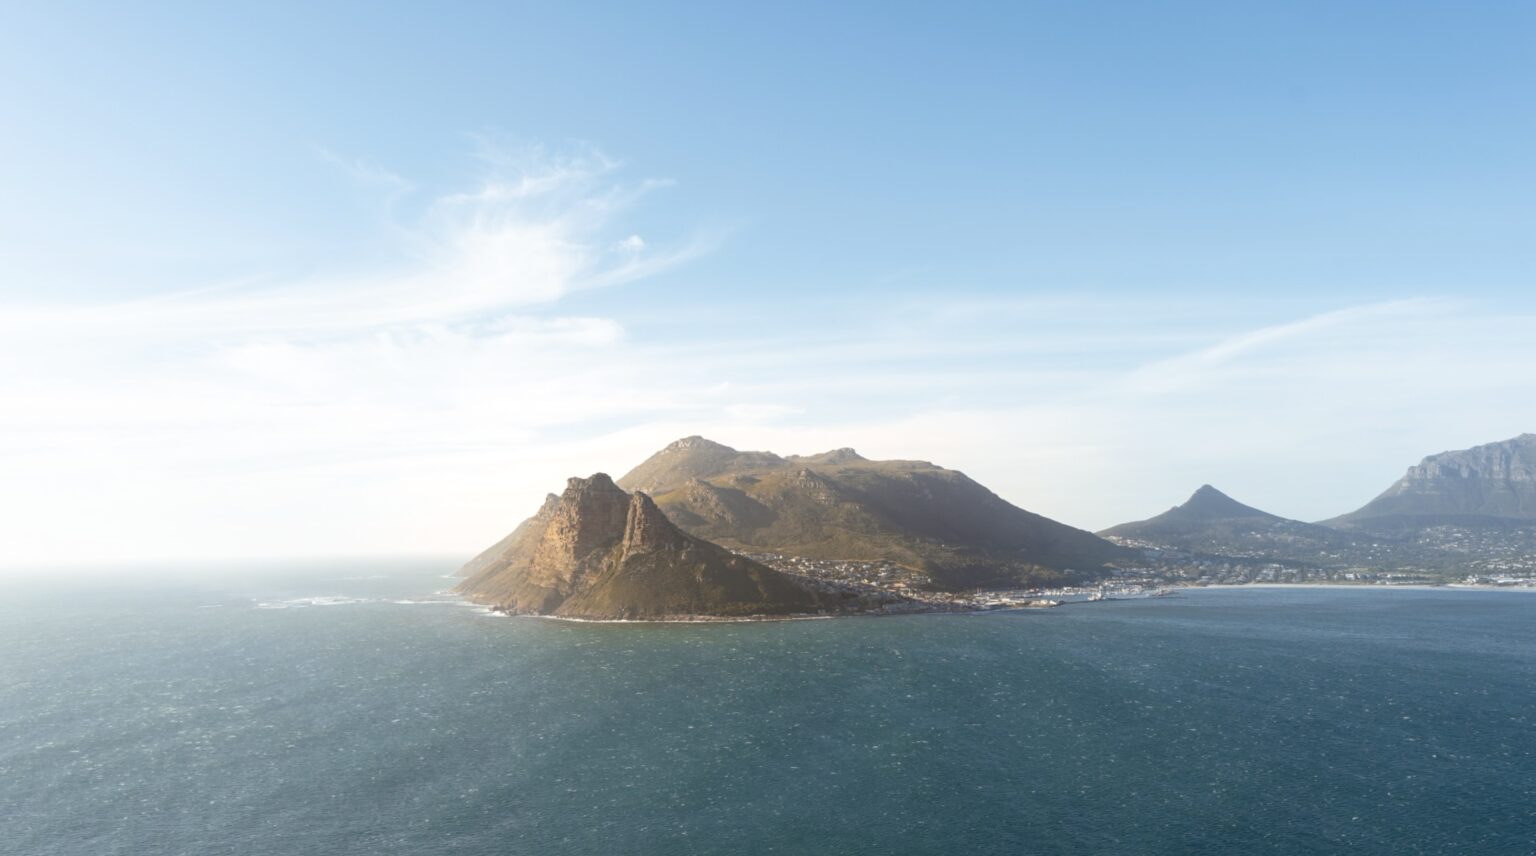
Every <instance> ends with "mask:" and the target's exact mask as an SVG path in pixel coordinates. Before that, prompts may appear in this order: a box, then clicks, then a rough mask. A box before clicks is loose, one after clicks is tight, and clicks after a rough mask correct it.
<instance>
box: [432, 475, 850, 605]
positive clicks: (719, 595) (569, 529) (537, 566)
mask: <svg viewBox="0 0 1536 856" xmlns="http://www.w3.org/2000/svg"><path fill="white" fill-rule="evenodd" d="M532 522H533V521H529V523H532ZM524 525H525V526H527V525H528V524H524ZM522 528H523V527H519V529H522ZM506 540H508V539H504V542H505V541H506ZM526 540H527V539H526V538H525V539H523V540H522V541H518V542H515V543H513V544H512V545H510V547H509V553H510V554H509V555H505V556H500V557H497V558H496V559H494V560H490V561H481V560H479V559H478V558H477V559H476V562H478V563H479V564H480V570H479V571H477V572H476V573H474V574H473V575H472V576H470V577H469V578H468V579H466V580H465V581H464V582H463V583H462V584H460V586H459V591H460V592H462V593H463V594H465V595H467V596H469V597H470V598H471V599H473V600H476V601H478V602H481V603H488V604H492V605H495V606H497V607H499V608H502V609H505V610H507V611H509V612H516V613H532V614H539V615H555V616H561V617H568V618H590V619H620V618H622V619H647V618H666V617H677V616H687V615H716V616H745V615H782V614H791V613H803V612H816V611H818V610H821V609H825V608H829V606H830V604H829V602H828V599H827V598H825V597H824V596H823V595H822V594H821V593H820V592H819V591H817V590H815V589H814V588H812V587H811V586H809V585H808V584H806V583H804V582H803V581H801V580H797V579H795V578H793V577H789V576H787V575H785V574H780V573H778V572H776V571H773V570H771V569H769V568H767V567H764V566H763V565H760V564H758V563H756V562H753V561H751V560H750V559H747V558H745V557H742V556H737V555H735V554H733V553H731V552H730V551H728V550H726V549H724V548H722V547H719V546H717V545H715V544H710V543H708V542H707V541H703V540H701V539H698V538H695V537H693V536H691V535H689V534H687V533H685V532H683V531H682V530H680V529H678V528H677V527H676V526H674V525H672V523H671V521H669V520H668V519H667V517H666V515H665V514H663V513H662V511H661V509H659V508H657V507H656V504H655V503H654V502H652V501H651V499H650V497H648V496H646V495H644V494H642V493H638V492H637V493H635V494H634V495H633V496H631V495H629V494H627V493H625V492H624V491H623V490H622V489H620V488H619V487H618V486H617V485H615V484H614V483H613V482H612V481H611V480H610V479H609V478H608V476H606V475H604V474H602V473H598V474H596V475H594V476H592V477H591V478H588V479H579V478H573V479H571V480H570V482H569V483H568V484H567V485H566V489H565V492H564V493H562V494H561V495H560V497H559V498H558V501H557V502H556V503H555V504H554V507H553V509H551V510H550V512H549V513H548V514H547V519H546V520H545V521H544V522H543V525H542V529H541V531H540V532H539V534H538V538H537V544H536V546H535V547H533V549H531V550H529V549H526V546H525V542H526Z"/></svg>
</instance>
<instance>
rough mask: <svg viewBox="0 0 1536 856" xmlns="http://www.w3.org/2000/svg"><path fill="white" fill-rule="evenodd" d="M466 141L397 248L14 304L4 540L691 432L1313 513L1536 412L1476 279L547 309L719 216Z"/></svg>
mask: <svg viewBox="0 0 1536 856" xmlns="http://www.w3.org/2000/svg"><path fill="white" fill-rule="evenodd" d="M486 162H487V164H488V165H489V168H490V169H491V172H490V174H489V175H488V176H487V178H486V180H485V181H484V182H483V183H482V184H481V185H479V186H478V187H476V188H473V189H471V190H469V191H465V192H460V193H454V194H445V195H443V196H441V197H439V198H436V199H431V200H426V201H424V202H422V203H421V204H419V205H417V206H416V207H417V210H419V211H420V212H421V213H420V216H418V217H416V218H413V219H411V220H409V221H405V222H396V223H395V224H394V225H393V228H394V229H395V230H396V231H397V232H398V234H399V235H400V236H401V240H402V241H403V242H405V243H406V244H407V245H408V246H409V247H410V248H411V250H412V253H413V256H414V258H415V259H416V263H415V264H414V265H412V266H409V267H407V268H403V269H396V270H391V271H386V272H383V273H379V274H371V275H363V274H358V275H355V276H351V277H341V278H328V279H318V278H317V279H309V280H303V281H283V282H261V281H259V280H247V281H243V282H241V283H239V284H236V285H231V286H224V287H219V288H210V289H204V290H200V291H196V292H188V293H182V294H176V295H172V296H168V297H159V298H155V299H146V300H137V301H130V302H121V303H114V304H93V305H46V304H43V305H31V306H17V305H12V306H4V307H0V394H3V400H4V402H5V406H4V408H3V409H0V472H3V473H4V478H3V481H0V519H5V520H6V521H7V532H8V535H9V538H8V543H7V560H8V561H10V562H13V563H14V562H18V561H22V562H24V561H32V560H41V559H49V560H69V559H127V558H139V557H162V556H213V555H252V556H260V555H281V554H289V555H293V554H364V553H397V552H404V551H451V552H458V553H461V554H463V553H469V552H472V551H473V550H475V549H477V548H479V547H480V546H483V544H485V543H489V542H490V541H491V540H493V539H494V538H496V537H499V535H501V534H503V532H504V531H505V530H506V529H508V528H510V527H511V525H513V524H514V523H515V522H516V521H517V520H518V519H519V518H520V517H521V516H523V515H525V514H526V513H528V512H530V511H532V510H533V508H534V507H536V506H537V504H538V502H539V500H540V498H541V497H542V496H543V494H544V493H545V492H546V491H547V490H550V489H553V488H558V487H559V486H560V485H561V484H563V481H564V479H565V478H566V477H567V476H570V475H572V474H576V473H582V474H585V473H590V472H592V471H595V470H608V471H611V472H614V473H615V474H618V473H621V472H623V471H624V470H626V469H628V468H629V467H630V466H632V465H633V464H635V463H637V462H638V461H639V460H641V459H642V458H643V457H644V456H646V455H647V454H649V453H650V452H652V451H654V450H655V449H656V448H659V447H660V446H661V445H663V444H665V443H667V442H669V441H671V440H673V439H676V438H677V437H680V436H685V435H688V434H696V433H697V434H704V435H706V436H710V437H713V438H715V439H717V440H720V441H722V442H726V443H730V444H732V445H737V446H739V447H743V448H767V449H773V450H775V451H779V452H783V453H807V452H816V451H824V450H826V449H831V448H836V447H841V446H854V447H857V448H858V449H859V450H860V451H861V452H862V453H864V454H866V455H869V456H871V457H905V458H920V459H927V460H932V461H935V462H938V463H941V464H945V465H948V466H954V467H957V468H961V469H964V470H966V471H967V472H969V473H970V474H971V475H972V476H973V477H975V478H976V479H978V480H979V481H981V482H983V483H984V484H987V485H988V486H989V487H992V488H994V489H995V490H997V491H998V492H999V493H1001V494H1002V495H1003V496H1005V497H1007V498H1008V499H1010V500H1013V501H1015V502H1017V503H1019V504H1021V505H1023V506H1025V507H1027V508H1030V509H1032V510H1035V511H1039V512H1041V513H1045V514H1049V515H1052V516H1055V517H1058V518H1060V519H1063V520H1065V521H1066V522H1069V523H1074V524H1077V525H1082V526H1089V527H1094V528H1097V527H1100V526H1104V525H1109V524H1112V523H1116V522H1120V521H1122V520H1125V519H1131V518H1135V517H1143V516H1146V515H1149V514H1152V513H1156V512H1157V511H1160V510H1162V509H1163V508H1166V507H1167V506H1168V505H1171V504H1173V503H1174V502H1177V501H1179V500H1180V499H1182V494H1185V493H1187V492H1188V491H1190V490H1192V489H1193V488H1194V487H1195V486H1197V485H1199V484H1201V483H1203V482H1212V483H1215V484H1217V485H1218V486H1220V487H1222V488H1224V489H1227V490H1229V491H1230V492H1232V493H1234V494H1235V495H1236V496H1238V498H1240V499H1242V500H1244V501H1247V502H1251V503H1253V504H1256V505H1259V506H1260V507H1267V508H1269V509H1270V510H1273V511H1275V512H1277V513H1282V514H1289V515H1295V516H1301V517H1313V518H1315V517H1322V516H1326V515H1329V514H1334V513H1338V512H1340V511H1344V510H1346V509H1348V508H1350V507H1352V506H1355V505H1358V504H1360V503H1362V502H1364V501H1365V500H1366V499H1368V498H1369V497H1370V496H1371V495H1372V494H1373V493H1374V492H1375V491H1377V490H1379V489H1380V488H1382V487H1384V486H1385V485H1386V484H1387V483H1388V482H1389V481H1390V480H1391V479H1392V478H1394V477H1395V476H1396V475H1397V474H1398V473H1399V472H1400V471H1401V469H1402V468H1403V467H1405V466H1407V465H1408V464H1410V463H1412V462H1414V461H1415V460H1417V459H1418V458H1419V457H1420V456H1422V455H1424V454H1426V453H1429V452H1434V451H1439V450H1441V449H1446V448H1455V447H1459V446H1466V445H1471V444H1473V443H1477V442H1483V441H1488V440H1494V439H1499V438H1501V437H1505V436H1512V435H1514V434H1517V433H1519V432H1520V431H1523V430H1532V429H1533V428H1536V395H1533V392H1536V389H1533V383H1536V381H1533V376H1532V374H1531V372H1530V371H1529V367H1530V366H1531V365H1536V340H1533V337H1531V336H1530V334H1529V331H1530V329H1532V326H1533V321H1536V319H1533V318H1532V317H1530V316H1529V314H1528V313H1526V312H1523V311H1520V310H1517V309H1514V308H1511V307H1489V306H1483V305H1479V304H1474V303H1467V302H1454V301H1438V300H1409V301H1391V302H1382V303H1372V304H1364V305H1358V306H1353V307H1345V308H1342V309H1340V308H1333V309H1329V310H1323V311H1319V310H1318V309H1317V308H1315V307H1309V306H1307V304H1305V303H1303V302H1301V301H1297V302H1294V303H1290V304H1271V305H1267V306H1256V305H1255V304H1253V303H1252V302H1251V301H1249V302H1245V301H1243V300H1239V299H1233V300H1228V301H1224V302H1213V301H1210V300H1205V299H1196V298H1188V299H1177V298H1172V299H1169V298H1159V299H1158V300H1155V301H1154V300H1150V299H1142V300H1137V299H1107V298H1102V297H1100V298H1078V297H1071V296H1046V297H1037V298H1029V299H1014V300H996V299H988V300H967V299H965V298H963V297H955V296H946V297H943V298H932V299H924V298H921V297H916V298H914V297H903V296H899V295H898V296H893V297H892V299H891V300H889V301H887V302H884V303H882V304H878V305H871V304H869V303H868V302H858V301H849V302H847V303H846V304H842V305H839V304H836V303H833V302H830V301H822V302H820V303H819V304H818V306H817V311H816V312H815V313H811V314H807V313H806V312H805V311H804V307H803V306H802V305H798V303H797V302H796V301H785V300H781V299H774V300H772V301H771V302H768V303H765V304H762V305H753V306H743V305H741V303H739V302H731V301H730V300H729V299H724V298H723V299H722V300H721V301H720V302H718V303H711V304H708V305H705V304H697V303H693V304H688V305H678V304H665V305H660V306H656V307H648V309H647V311H648V312H649V313H650V314H649V315H648V316H647V317H649V318H653V319H654V318H655V317H662V318H664V319H666V320H667V322H668V323H671V324H673V325H674V326H671V327H666V328H665V329H663V330H661V331H659V332H657V331H654V330H653V331H651V332H649V333H647V334H645V335H640V334H637V333H635V332H632V331H630V330H626V329H625V326H624V324H623V323H622V319H620V318H617V317H602V316H601V315H594V314H584V315H577V314H574V313H561V312H559V311H558V310H559V308H560V301H561V300H562V299H566V298H569V297H570V296H571V295H573V294H574V293H576V292H579V291H583V290H588V289H595V288H601V287H606V286H613V285H618V284H620V283H625V282H632V281H635V280H639V279H642V278H644V277H646V276H650V275H653V274H656V273H659V272H662V271H665V270H667V269H669V268H671V267H673V266H675V265H678V264H681V263H683V262H685V261H686V260H687V259H689V258H692V257H693V256H695V255H697V254H698V253H700V252H703V251H705V250H706V249H708V247H709V243H708V242H707V241H702V240H698V239H692V240H684V241H682V242H680V243H678V244H677V245H675V246H672V247H670V248H668V247H657V246H655V245H654V242H647V241H644V240H642V239H640V238H639V236H638V235H636V234H635V233H634V231H633V229H632V228H626V227H628V226H631V224H629V223H628V222H627V221H628V214H629V213H630V212H631V211H632V210H633V209H634V208H635V206H637V205H638V204H640V202H641V201H642V200H644V199H645V198H646V197H647V195H648V194H650V193H652V192H653V191H654V190H656V189H657V188H658V187H662V186H665V183H664V182H644V181H642V182H636V183H625V182H623V181H621V180H620V175H619V171H618V167H617V165H616V164H615V163H614V162H612V161H611V160H609V159H607V158H604V157H602V156H601V155H600V154H596V153H593V152H590V151H580V152H577V153H576V154H574V155H569V156H550V155H548V154H547V153H545V154H540V153H538V152H536V151H534V152H532V153H530V152H529V151H521V152H519V153H517V154H515V155H505V154H488V155H487V157H486ZM350 168H351V169H352V170H353V171H354V172H356V173H357V176H358V178H359V180H361V181H365V182H371V183H373V184H376V185H379V186H387V187H389V188H391V192H398V193H401V194H405V193H411V192H415V191H412V190H411V189H410V186H409V182H406V181H405V180H403V179H398V177H393V176H391V175H390V174H388V173H387V172H385V171H382V170H378V169H377V168H375V167H371V166H367V165H357V164H353V165H352V166H351V167H350ZM392 210H394V209H392ZM720 293H721V294H722V295H725V296H728V295H729V289H722V291H721V292H720ZM590 303H591V302H590V301H586V302H585V303H584V305H590ZM589 311H590V310H589ZM1277 319H1278V320H1277ZM652 323H654V321H653V322H652ZM637 329H638V328H637Z"/></svg>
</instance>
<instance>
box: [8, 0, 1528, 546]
mask: <svg viewBox="0 0 1536 856" xmlns="http://www.w3.org/2000/svg"><path fill="white" fill-rule="evenodd" d="M312 5H313V4H277V3H271V4H252V5H251V6H250V7H249V8H244V9H240V8H236V7H234V6H233V5H232V4H218V5H210V4H155V5H152V6H147V7H145V8H130V7H127V6H122V5H121V4H99V5H79V4H31V5H30V7H26V6H22V5H21V4H13V5H12V6H10V7H8V8H6V9H5V10H3V11H0V111H3V112H0V115H3V117H4V120H5V127H6V128H7V129H8V132H7V133H6V134H4V135H0V187H3V188H4V191H5V192H4V193H3V194H0V327H3V328H4V329H3V330H0V332H4V333H5V334H6V340H5V344H4V345H3V346H0V347H3V348H4V349H5V351H6V352H8V353H5V354H4V356H5V357H6V360H5V362H6V363H7V364H8V368H6V369H0V382H3V383H4V384H5V385H6V391H7V392H8V398H10V400H11V401H12V402H13V403H14V406H13V407H11V408H9V409H8V410H9V413H8V415H4V416H0V437H3V438H4V439H5V442H4V444H3V449H0V459H3V460H6V462H7V463H8V464H9V466H10V468H11V470H12V478H10V479H8V480H7V486H6V488H5V491H6V493H5V494H3V495H0V504H3V508H0V510H4V511H6V512H8V513H11V514H13V515H15V517H13V519H20V520H22V521H23V523H24V524H25V526H24V528H25V529H26V530H27V531H28V532H29V533H30V534H29V535H28V536H27V539H28V540H27V541H26V543H25V544H23V545H22V546H21V547H19V548H18V551H17V555H19V556H21V557H23V558H26V557H28V556H31V555H36V556H59V555H61V554H64V553H69V554H74V553H76V552H79V553H80V554H81V555H85V554H86V553H89V552H91V551H94V552H95V554H97V555H93V556H92V557H100V558H114V557H119V558H122V557H158V556H171V555H188V556H204V555H222V554H225V553H242V554H263V553H271V554H303V553H369V552H393V551H403V550H430V551H447V552H455V551H458V552H468V551H471V550H473V549H474V548H476V547H478V546H480V542H481V541H485V540H488V539H489V538H491V537H492V536H495V535H497V534H499V532H500V531H501V530H504V529H506V528H508V527H509V525H510V524H511V523H513V522H515V520H516V519H517V518H518V517H520V516H521V515H522V514H523V513H524V512H525V511H527V510H531V508H532V507H534V506H536V505H537V504H538V500H539V497H541V496H542V494H543V492H544V491H545V490H547V489H550V488H552V487H557V486H558V485H559V484H560V483H561V480H562V479H563V477H564V476H566V475H570V474H572V473H577V472H581V473H585V472H588V471H591V470H594V469H607V470H613V471H622V470H624V469H627V468H628V466H630V465H632V464H633V463H634V462H636V461H638V460H639V458H640V457H643V455H644V454H645V453H647V452H648V451H650V450H651V449H653V448H655V447H658V446H660V445H662V444H664V443H665V442H667V441H669V440H671V439H675V437H676V436H680V435H682V434H691V433H705V434H708V435H710V436H713V437H715V438H716V439H719V440H722V441H724V442H727V443H731V444H733V445H738V446H743V447H745V446H758V447H770V448H774V449H775V450H777V451H781V452H808V451H814V450H816V449H818V448H821V447H823V446H826V447H831V446H843V445H853V446H857V447H859V448H861V449H863V450H865V451H866V453H868V454H877V455H881V456H903V457H918V458H927V459H932V460H935V461H938V462H940V463H945V464H949V465H952V466H958V467H961V468H963V469H966V470H967V471H968V472H970V473H971V474H972V475H973V476H975V477H977V478H978V479H979V480H981V481H983V482H984V483H987V484H988V485H990V486H992V487H994V489H996V490H998V491H999V492H1000V493H1002V494H1003V495H1004V496H1005V497H1007V498H1009V499H1011V500H1013V501H1015V502H1017V503H1019V504H1021V505H1024V506H1026V507H1029V508H1031V509H1033V510H1037V511H1040V512H1042V513H1046V514H1050V515H1052V516H1056V517H1058V518H1061V519H1064V520H1066V521H1067V522H1070V523H1075V524H1077V525H1081V526H1085V527H1090V528H1098V527H1102V526H1106V525H1110V524H1112V523H1116V522H1120V521H1121V520H1124V519H1128V518H1134V517H1144V516H1147V515H1150V514H1152V513H1155V512H1157V511H1160V510H1161V509H1162V508H1165V507H1166V506H1168V505H1171V504H1173V503H1174V502H1176V501H1178V500H1180V499H1181V498H1182V495H1183V494H1187V493H1188V492H1189V491H1191V490H1193V489H1194V488H1195V487H1196V486H1198V485H1199V484H1200V483H1202V482H1212V483H1215V484H1217V485H1218V486H1220V487H1223V488H1225V489H1227V490H1229V491H1230V492H1232V493H1234V494H1235V495H1237V496H1238V497H1239V498H1240V499H1242V500H1244V501H1247V502H1250V503H1253V504H1256V505H1260V506H1262V507H1266V508H1268V509H1269V510H1273V511H1275V512H1277V513H1282V514H1288V515H1294V516H1298V517H1304V518H1316V517H1323V516H1328V515H1331V514H1335V513H1339V512H1342V511H1344V510H1347V509H1349V508H1351V507H1354V506H1356V505H1359V504H1361V503H1363V502H1364V501H1365V500H1366V499H1368V498H1369V497H1370V496H1371V495H1373V494H1374V493H1375V492H1376V491H1378V490H1380V489H1381V488H1384V487H1385V486H1386V484H1387V483H1388V482H1390V481H1391V479H1392V478H1394V477H1395V476H1396V475H1398V474H1399V473H1400V472H1401V470H1402V469H1403V468H1404V467H1406V466H1407V465H1408V464H1410V463H1413V462H1414V461H1415V460H1417V459H1418V458H1419V457H1421V456H1423V455H1424V454H1428V453H1431V452H1436V451H1440V450H1442V449H1445V448H1452V447H1461V446H1466V445H1471V444H1474V443H1477V442H1483V441H1489V440H1495V439H1501V438H1503V437H1507V436H1512V435H1513V434H1516V433H1520V432H1521V431H1525V430H1533V426H1536V404H1533V402H1536V396H1533V395H1531V393H1532V392H1533V391H1536V390H1533V388H1532V387H1533V386H1536V381H1533V374H1532V372H1531V371H1530V367H1531V365H1532V362H1531V361H1532V360H1533V359H1536V348H1533V346H1532V345H1531V344H1530V342H1529V341H1527V340H1528V339H1530V338H1531V336H1530V335H1529V333H1528V331H1529V330H1530V329H1531V328H1530V327H1529V326H1528V322H1529V321H1530V320H1531V319H1532V316H1533V312H1532V309H1533V307H1532V300H1531V293H1532V289H1531V285H1530V279H1531V275H1530V271H1531V270H1532V269H1533V262H1536V242H1533V241H1532V240H1531V234H1532V227H1533V225H1536V193H1532V192H1531V191H1532V188H1533V186H1536V181H1533V179H1536V147H1533V146H1531V145H1530V141H1531V140H1532V139H1533V138H1536V134H1533V131H1536V127H1533V125H1536V109H1533V108H1536V103H1533V102H1536V60H1533V58H1532V54H1531V51H1530V50H1529V44H1530V37H1531V35H1532V33H1533V31H1536V7H1532V6H1531V5H1530V4H1522V3H1510V4H1498V3H1480V4H1475V5H1472V4H1449V3H1411V2H1408V3H1405V2H1394V3H1349V4H1338V3H1326V4H1325V3H1310V4H1309V3H1288V4H1278V3H1275V4H1248V3H1159V4H1148V3H1029V4H1025V3H1020V4H999V5H996V6H988V5H981V4H976V5H964V6H956V5H954V4H942V5H941V4H931V5H926V6H921V5H908V4H887V3H882V4H865V5H854V4H846V5H842V6H840V7H839V8H837V9H828V8H825V4H804V5H793V4H772V5H763V6H760V7H758V8H748V7H745V6H741V5H737V4H654V3H653V4H624V5H620V4H613V5H596V4H520V5H514V4H485V5H472V4H467V3H466V4H453V5H451V6H436V7H434V6H429V5H428V4H389V5H385V4H356V5H346V4H327V5H325V6H324V7H323V8H311V6H312ZM17 474H19V475H17ZM125 509H131V510H126V511H125ZM82 517H87V518H101V519H109V520H111V521H112V522H109V523H106V524H104V528H103V530H102V532H101V535H100V537H99V538H98V539H97V540H96V542H95V543H94V544H93V545H92V546H91V547H90V548H89V549H88V550H87V549H86V548H85V547H83V546H81V545H79V544H78V543H76V542H75V539H74V537H73V533H74V532H75V531H76V530H77V527H78V521H79V520H80V519H82ZM253 527H257V528H258V529H259V531H263V532H265V533H268V536H269V537H267V538H264V539H263V544H262V546H261V547H260V548H255V547H252V546H251V545H250V543H249V538H248V537H247V536H248V534H249V532H250V531H252V528H253ZM189 530H191V531H192V532H194V533H195V534H192V535H189V534H188V531H189Z"/></svg>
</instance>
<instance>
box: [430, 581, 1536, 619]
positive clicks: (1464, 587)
mask: <svg viewBox="0 0 1536 856" xmlns="http://www.w3.org/2000/svg"><path fill="white" fill-rule="evenodd" d="M1170 588H1172V589H1173V591H1175V592H1184V591H1200V590H1202V589H1266V590H1274V589H1350V590H1366V591H1490V592H1513V593H1523V594H1536V587H1527V586H1495V585H1469V584H1465V583H1444V584H1438V585H1436V584H1427V583H1414V584H1407V585H1374V584H1371V583H1240V584H1235V585H1234V584H1216V585H1206V586H1170ZM459 597H460V598H461V601H460V602H461V603H463V604H464V605H465V606H471V607H475V608H476V609H477V611H479V612H481V613H483V614H484V615H487V616H494V617H497V618H532V619H538V620H541V621H557V622H564V623H569V624H759V623H766V622H776V621H828V620H832V619H838V618H890V617H895V616H903V615H986V614H989V613H998V612H1039V611H1045V610H1046V609H1047V608H1046V607H1039V606H1001V607H993V608H990V609H941V608H933V609H912V610H906V611H900V612H845V613H835V614H816V615H746V616H723V615H678V616H668V617H666V618H579V617H574V616H564V615H539V614H535V613H523V612H508V611H505V610H502V609H498V608H497V607H494V606H489V605H486V604H483V603H478V602H476V601H474V600H470V599H469V598H465V597H463V596H462V595H460V596H459ZM1158 599H1159V598H1143V597H1111V598H1108V599H1106V600H1103V601H1091V600H1064V601H1061V602H1059V603H1058V604H1056V605H1055V606H1053V607H1049V609H1057V608H1060V607H1063V606H1071V605H1080V604H1087V603H1119V602H1123V601H1132V600H1158Z"/></svg>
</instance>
